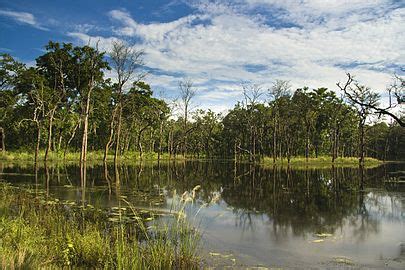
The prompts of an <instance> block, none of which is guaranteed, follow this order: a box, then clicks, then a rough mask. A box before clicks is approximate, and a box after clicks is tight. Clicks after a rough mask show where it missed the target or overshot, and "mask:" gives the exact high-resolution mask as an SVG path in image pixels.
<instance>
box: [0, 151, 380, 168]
mask: <svg viewBox="0 0 405 270" xmlns="http://www.w3.org/2000/svg"><path fill="white" fill-rule="evenodd" d="M110 153H111V154H109V155H108V156H107V160H108V161H113V160H114V155H113V154H112V152H110ZM44 156H45V152H44V151H41V152H40V153H39V158H38V159H39V161H43V160H44ZM103 158H104V152H103V151H89V152H88V154H87V161H88V162H96V163H100V162H101V161H103ZM140 159H141V158H140V155H139V152H126V153H125V154H124V155H122V156H121V157H120V162H123V163H128V162H134V161H139V160H140ZM160 159H161V160H170V159H172V160H174V159H175V160H198V159H197V158H196V157H194V156H189V157H186V158H184V157H183V156H182V155H177V156H176V157H175V158H174V157H173V156H172V157H170V156H169V154H167V153H163V154H162V155H161V156H160ZM200 159H201V160H204V156H201V157H200ZM0 160H2V161H9V162H19V161H34V153H30V152H23V151H15V152H10V151H6V152H0ZM79 160H80V153H79V152H68V153H67V154H66V155H64V154H63V153H61V152H59V153H58V152H51V153H50V154H49V155H48V161H49V162H61V161H63V162H78V161H79ZM142 160H144V161H157V160H158V154H157V153H154V152H153V153H152V152H146V153H144V154H143V155H142ZM259 164H262V165H266V166H268V165H273V164H276V165H280V166H287V165H291V166H311V167H325V166H331V165H332V164H334V165H335V166H341V167H343V166H344V167H358V164H359V160H358V158H357V157H338V158H336V159H335V161H334V162H332V157H330V156H319V157H317V158H315V157H310V158H309V159H308V160H307V159H306V158H305V157H292V158H291V159H290V162H288V160H287V159H286V158H281V159H280V158H279V159H277V160H276V162H275V163H274V162H273V158H272V157H264V158H263V159H262V160H261V161H260V162H259ZM381 164H383V161H380V160H378V159H375V158H369V157H367V158H365V166H367V167H374V166H379V165H381Z"/></svg>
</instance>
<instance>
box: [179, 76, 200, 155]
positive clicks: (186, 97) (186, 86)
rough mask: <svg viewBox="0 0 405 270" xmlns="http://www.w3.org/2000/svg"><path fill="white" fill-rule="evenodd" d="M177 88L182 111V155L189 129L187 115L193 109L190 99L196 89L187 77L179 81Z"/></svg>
mask: <svg viewBox="0 0 405 270" xmlns="http://www.w3.org/2000/svg"><path fill="white" fill-rule="evenodd" d="M179 90H180V102H179V107H180V109H181V111H182V117H183V135H182V138H183V143H182V154H183V156H186V154H187V143H188V141H187V134H188V133H189V132H190V131H191V129H189V128H188V117H189V114H190V112H191V110H192V109H193V108H192V101H193V98H194V97H195V95H196V90H195V89H194V87H193V82H192V81H190V80H188V79H186V80H184V81H181V82H179Z"/></svg>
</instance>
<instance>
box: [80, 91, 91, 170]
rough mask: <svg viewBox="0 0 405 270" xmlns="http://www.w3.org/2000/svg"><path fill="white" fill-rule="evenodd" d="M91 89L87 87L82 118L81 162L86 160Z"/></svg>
mask: <svg viewBox="0 0 405 270" xmlns="http://www.w3.org/2000/svg"><path fill="white" fill-rule="evenodd" d="M91 85H92V84H91ZM92 90H93V88H92V86H91V87H89V90H88V93H87V100H86V108H85V113H84V119H83V122H84V123H83V138H82V151H81V155H80V161H81V162H86V160H87V136H88V129H89V113H90V98H91V91H92Z"/></svg>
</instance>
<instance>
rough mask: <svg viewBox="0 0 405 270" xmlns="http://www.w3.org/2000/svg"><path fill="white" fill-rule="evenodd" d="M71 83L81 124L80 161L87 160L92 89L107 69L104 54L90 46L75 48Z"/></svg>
mask: <svg viewBox="0 0 405 270" xmlns="http://www.w3.org/2000/svg"><path fill="white" fill-rule="evenodd" d="M73 63H74V64H73V67H72V81H73V83H74V87H75V89H76V90H77V92H78V96H79V100H80V107H81V116H82V122H83V135H82V146H81V155H80V161H81V162H85V161H86V159H87V147H88V145H87V143H88V142H87V141H88V128H89V114H90V105H91V94H92V92H93V90H94V88H95V87H96V86H97V84H99V83H100V82H101V81H102V80H103V75H104V72H103V70H104V69H108V68H109V66H108V63H107V62H106V61H105V60H104V53H100V52H99V51H98V48H97V46H96V48H92V47H90V46H83V47H75V48H74V49H73Z"/></svg>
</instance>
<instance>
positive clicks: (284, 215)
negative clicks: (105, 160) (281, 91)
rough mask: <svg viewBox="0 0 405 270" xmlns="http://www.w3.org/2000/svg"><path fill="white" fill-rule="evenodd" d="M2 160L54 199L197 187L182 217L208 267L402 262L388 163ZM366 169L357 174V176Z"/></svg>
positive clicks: (162, 193)
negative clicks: (198, 236) (196, 233)
mask: <svg viewBox="0 0 405 270" xmlns="http://www.w3.org/2000/svg"><path fill="white" fill-rule="evenodd" d="M86 167H87V173H86V177H85V179H83V177H81V174H80V169H79V167H78V166H77V165H74V164H51V165H49V166H44V165H41V166H40V167H39V168H34V166H33V165H32V164H26V163H22V164H11V163H1V161H0V179H2V180H3V181H7V182H10V183H12V184H13V185H23V186H30V187H33V188H34V189H35V190H36V191H38V192H43V193H45V194H46V195H49V196H52V197H54V198H58V199H60V200H68V201H75V202H77V203H83V204H91V205H95V206H98V207H103V208H111V207H115V206H117V205H121V204H122V201H121V200H120V198H125V199H126V200H127V201H129V202H131V203H132V204H133V205H135V206H136V207H139V208H142V209H148V210H151V209H152V210H156V211H158V212H159V211H162V212H165V211H168V210H170V209H171V207H172V204H173V201H174V200H177V199H178V198H179V197H180V196H181V195H182V194H183V193H184V192H186V191H188V192H192V190H193V188H194V187H196V186H198V185H199V186H201V188H200V189H199V190H198V191H197V192H196V200H195V201H194V202H193V203H192V204H190V205H189V206H188V207H187V216H188V218H189V220H190V221H191V222H193V223H194V224H195V226H196V227H198V229H199V230H200V231H201V233H202V242H203V243H202V244H203V248H202V254H203V257H204V260H205V262H206V264H207V265H215V266H218V267H220V268H222V267H227V266H228V267H232V268H246V267H268V268H283V269H303V268H305V269H381V268H385V269H405V192H404V190H402V191H401V190H400V189H398V188H392V187H391V188H390V187H388V186H385V185H384V181H383V180H384V179H385V178H386V177H387V176H388V174H389V173H390V172H395V171H400V170H402V171H405V164H404V163H392V164H391V163H389V164H385V165H383V166H380V167H378V168H372V169H367V170H365V171H364V172H363V173H361V171H359V169H357V168H340V167H325V168H321V169H319V168H318V169H316V168H311V167H297V168H289V167H276V166H274V167H273V166H270V167H264V166H258V165H252V164H245V163H238V164H235V163H233V162H228V161H206V162H202V161H186V162H161V163H157V162H153V163H148V162H145V163H137V164H132V165H122V166H114V165H108V166H103V165H102V164H101V165H90V164H89V165H87V166H86ZM362 176H363V177H362Z"/></svg>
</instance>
